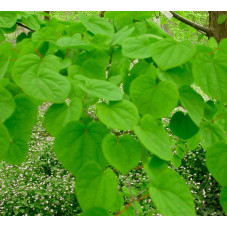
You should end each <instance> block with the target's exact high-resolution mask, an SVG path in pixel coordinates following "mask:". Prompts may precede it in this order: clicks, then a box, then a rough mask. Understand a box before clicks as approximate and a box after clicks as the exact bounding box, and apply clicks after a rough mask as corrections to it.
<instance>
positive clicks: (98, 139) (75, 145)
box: [55, 121, 108, 176]
mask: <svg viewBox="0 0 227 227" xmlns="http://www.w3.org/2000/svg"><path fill="white" fill-rule="evenodd" d="M107 133H108V130H107V129H106V128H105V127H104V125H102V124H101V123H100V122H94V123H93V122H91V123H89V124H88V125H84V124H82V123H80V122H79V121H72V122H69V123H68V124H67V125H66V126H65V127H64V128H63V129H62V130H61V131H60V132H59V133H58V135H57V136H56V139H55V153H56V155H57V158H58V160H59V161H60V162H61V163H62V165H63V166H64V167H65V168H66V169H67V170H69V171H70V172H71V173H72V174H74V176H77V173H78V170H79V169H80V168H81V167H82V166H83V165H84V164H85V163H86V162H87V161H95V162H97V163H98V164H99V165H100V166H101V167H102V168H104V167H106V165H107V161H106V159H105V157H104V155H103V153H102V147H101V144H102V140H103V137H105V135H106V134H107Z"/></svg>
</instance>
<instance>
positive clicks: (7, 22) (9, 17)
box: [0, 11, 17, 28]
mask: <svg viewBox="0 0 227 227" xmlns="http://www.w3.org/2000/svg"><path fill="white" fill-rule="evenodd" d="M16 21H17V15H16V13H15V12H7V11H5V12H1V15H0V27H4V28H11V27H13V25H14V24H15V23H16Z"/></svg>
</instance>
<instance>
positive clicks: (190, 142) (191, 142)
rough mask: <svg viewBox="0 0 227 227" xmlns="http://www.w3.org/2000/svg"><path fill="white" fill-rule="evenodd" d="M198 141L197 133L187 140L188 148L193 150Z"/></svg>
mask: <svg viewBox="0 0 227 227" xmlns="http://www.w3.org/2000/svg"><path fill="white" fill-rule="evenodd" d="M199 143H200V135H199V133H197V134H196V135H194V136H193V137H191V138H190V139H189V140H188V141H187V148H188V150H191V151H192V150H195V149H196V148H197V147H198V145H199Z"/></svg>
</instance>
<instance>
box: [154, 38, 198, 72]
mask: <svg viewBox="0 0 227 227" xmlns="http://www.w3.org/2000/svg"><path fill="white" fill-rule="evenodd" d="M195 51H196V49H195V47H194V45H193V44H192V43H191V42H190V41H188V40H186V41H182V42H180V43H179V42H177V41H175V40H174V39H162V40H160V41H158V42H156V43H154V44H153V45H152V48H151V57H152V58H153V59H154V61H155V63H156V64H157V65H158V66H160V68H161V69H163V70H167V69H171V68H174V67H177V66H180V65H182V64H184V63H186V62H187V61H189V60H190V59H191V58H192V57H193V56H194V54H195Z"/></svg>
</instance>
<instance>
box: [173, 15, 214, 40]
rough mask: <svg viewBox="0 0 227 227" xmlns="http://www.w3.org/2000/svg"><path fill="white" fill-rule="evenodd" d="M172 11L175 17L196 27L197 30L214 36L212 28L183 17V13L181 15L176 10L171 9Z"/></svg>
mask: <svg viewBox="0 0 227 227" xmlns="http://www.w3.org/2000/svg"><path fill="white" fill-rule="evenodd" d="M170 13H172V15H173V17H175V18H176V19H177V20H179V21H181V22H183V23H185V24H187V25H189V26H191V27H193V28H195V29H196V30H198V31H199V32H202V33H205V35H206V36H208V37H211V36H212V31H211V29H210V28H208V27H205V26H202V25H199V24H197V23H195V22H192V21H190V20H188V19H186V18H184V17H182V16H181V15H179V14H178V13H175V12H174V11H170Z"/></svg>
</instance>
